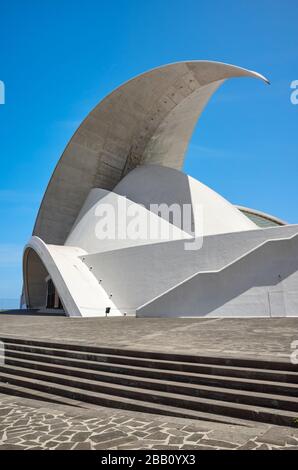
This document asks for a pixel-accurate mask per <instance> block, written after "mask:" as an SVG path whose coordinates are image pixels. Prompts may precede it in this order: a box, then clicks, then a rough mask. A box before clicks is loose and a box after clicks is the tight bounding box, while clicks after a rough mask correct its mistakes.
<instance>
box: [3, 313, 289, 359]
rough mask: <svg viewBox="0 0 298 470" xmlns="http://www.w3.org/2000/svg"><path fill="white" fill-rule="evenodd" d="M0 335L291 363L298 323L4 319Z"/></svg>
mask: <svg viewBox="0 0 298 470" xmlns="http://www.w3.org/2000/svg"><path fill="white" fill-rule="evenodd" d="M0 334H1V335H2V336H7V337H8V336H10V335H11V336H16V337H23V338H31V339H39V340H40V339H45V340H46V339H47V340H51V341H53V340H56V341H58V342H66V343H71V342H74V343H77V344H81V343H83V344H90V345H93V346H103V345H106V346H111V347H117V348H121V349H136V350H146V351H160V352H175V353H181V354H183V353H184V354H194V355H198V354H206V355H217V354H218V355H220V356H223V355H224V356H229V355H231V356H233V357H240V358H242V357H244V358H247V357H248V358H256V357H257V358H259V359H260V358H264V359H268V360H275V361H276V360H284V361H289V356H290V354H291V352H292V349H291V344H292V342H293V341H295V340H298V318H241V319H240V318H239V319H237V318H236V319H234V318H233V319H232V318H202V319H197V318H185V319H183V318H176V319H170V318H167V319H161V318H129V317H126V318H125V317H121V318H65V317H49V316H36V315H19V314H15V315H5V314H4V313H0Z"/></svg>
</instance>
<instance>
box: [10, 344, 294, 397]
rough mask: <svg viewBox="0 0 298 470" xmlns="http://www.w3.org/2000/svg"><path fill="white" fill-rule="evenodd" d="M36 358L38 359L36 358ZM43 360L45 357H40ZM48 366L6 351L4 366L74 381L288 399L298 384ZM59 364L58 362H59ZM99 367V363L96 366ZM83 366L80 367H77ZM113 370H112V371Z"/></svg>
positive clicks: (119, 368) (126, 369) (124, 368)
mask: <svg viewBox="0 0 298 470" xmlns="http://www.w3.org/2000/svg"><path fill="white" fill-rule="evenodd" d="M36 356H38V355H36ZM42 358H43V359H44V358H45V356H42ZM48 359H49V361H48V362H39V361H38V357H34V360H33V361H32V359H31V358H29V359H26V358H24V357H20V358H17V357H13V356H10V354H9V351H8V350H7V354H6V358H5V364H6V365H15V366H19V367H25V368H29V369H38V370H43V371H48V372H54V373H61V374H65V375H72V376H76V377H84V378H87V379H91V380H102V381H107V382H108V381H110V379H113V380H114V381H115V383H117V380H118V376H119V380H122V377H123V380H125V378H126V377H128V378H129V379H130V380H131V379H134V380H135V381H137V382H139V381H140V380H144V378H145V379H153V380H156V379H157V383H158V382H159V381H160V380H163V381H167V382H170V383H171V382H172V381H174V382H179V383H180V385H181V382H182V383H187V384H195V385H200V386H204V385H207V386H211V387H221V388H228V389H229V388H232V389H233V388H234V389H235V390H238V389H239V390H248V391H255V392H260V393H263V394H266V393H270V394H278V395H286V396H291V397H297V396H298V384H289V383H284V382H270V381H264V380H251V379H238V378H233V377H226V376H214V375H204V374H193V373H190V372H188V373H177V372H171V371H162V375H161V371H160V370H159V369H149V368H143V369H141V368H135V367H129V366H120V365H119V366H117V365H115V367H114V368H113V367H112V368H110V367H107V368H105V366H106V364H102V365H101V367H100V368H96V370H95V369H94V370H93V369H90V368H89V367H88V365H89V363H88V362H86V361H85V362H83V364H82V363H81V362H82V361H78V362H79V364H77V363H75V364H72V362H73V361H76V360H71V361H70V362H69V361H65V360H63V359H62V360H61V361H60V362H61V364H59V363H56V362H57V358H55V359H54V360H53V358H52V357H51V356H48ZM58 362H59V360H58ZM97 364H98V363H97ZM80 366H82V367H80ZM111 369H112V370H111Z"/></svg>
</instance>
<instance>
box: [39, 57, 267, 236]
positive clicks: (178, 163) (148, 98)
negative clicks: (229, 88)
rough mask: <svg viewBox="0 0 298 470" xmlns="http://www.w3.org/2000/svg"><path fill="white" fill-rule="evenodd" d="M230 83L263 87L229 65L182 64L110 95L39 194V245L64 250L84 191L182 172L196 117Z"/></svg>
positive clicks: (162, 69) (81, 129)
mask: <svg viewBox="0 0 298 470" xmlns="http://www.w3.org/2000/svg"><path fill="white" fill-rule="evenodd" d="M232 77H255V78H260V79H263V80H265V81H266V79H265V78H264V77H262V76H261V75H259V74H257V73H255V72H252V71H249V70H245V69H242V68H239V67H235V66H232V65H228V64H223V63H216V62H209V61H189V62H180V63H175V64H169V65H165V66H162V67H158V68H155V69H153V70H150V71H148V72H146V73H144V74H142V75H139V76H138V77H135V78H134V79H132V80H129V81H128V82H126V83H125V84H123V85H122V86H121V87H120V88H117V89H116V90H114V91H113V92H112V93H111V94H109V95H108V96H107V97H106V98H105V99H104V100H103V101H101V102H100V103H99V104H98V105H97V106H96V107H95V108H94V109H93V110H92V111H91V113H90V114H89V115H88V116H87V118H86V119H84V121H83V122H82V124H81V125H80V127H79V128H78V130H77V132H76V133H75V134H74V136H73V137H72V139H71V140H70V141H69V143H68V145H67V147H66V149H65V151H64V153H63V155H62V157H61V159H60V161H59V163H58V165H57V166H56V168H55V170H54V172H53V175H52V177H51V180H50V184H49V186H48V188H47V190H46V193H45V196H44V199H43V202H42V204H41V207H40V209H39V213H38V216H37V219H36V223H35V227H34V235H37V236H39V237H40V238H41V239H42V240H43V241H44V242H46V243H52V244H61V243H64V241H65V239H66V237H67V235H68V233H69V231H70V229H71V227H72V225H73V223H74V221H75V219H76V217H77V215H78V212H79V211H80V209H81V207H82V205H83V203H84V201H85V199H86V197H87V195H88V193H89V191H90V190H91V189H92V188H94V187H96V188H102V189H109V190H112V189H113V188H114V187H115V185H116V184H117V183H118V182H119V181H120V180H121V179H122V177H123V176H124V175H125V174H127V173H128V172H129V171H130V170H131V169H133V168H135V167H136V166H137V165H139V164H144V163H151V164H157V165H163V166H167V167H170V168H176V169H180V168H182V166H183V162H184V155H185V152H186V149H187V146H188V142H189V140H190V138H191V135H192V132H193V129H194V126H195V124H196V122H197V120H198V118H199V116H200V115H201V113H202V111H203V109H204V108H205V106H206V104H207V103H208V100H209V99H210V97H211V96H212V94H213V93H214V92H215V91H216V90H217V88H218V87H219V86H220V85H221V84H222V83H223V82H224V81H225V80H227V79H229V78H232ZM61 181H63V185H61Z"/></svg>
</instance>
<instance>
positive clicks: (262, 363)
mask: <svg viewBox="0 0 298 470" xmlns="http://www.w3.org/2000/svg"><path fill="white" fill-rule="evenodd" d="M0 341H3V342H4V343H10V344H16V345H27V346H36V347H38V346H39V347H42V348H50V349H63V350H68V351H78V352H83V353H93V354H94V353H95V354H104V355H106V356H108V355H110V356H125V357H135V358H137V359H139V358H144V359H156V360H164V361H172V362H190V363H203V364H214V365H227V366H235V367H248V368H254V369H275V370H284V371H294V372H297V370H298V368H297V365H295V364H292V363H291V362H290V360H284V359H281V358H280V359H279V360H275V361H273V360H272V359H268V360H264V359H255V358H245V359H244V358H236V357H232V356H231V357H223V356H222V355H212V356H208V355H197V354H195V355H190V354H180V353H179V354H178V353H169V352H157V351H142V350H130V349H119V348H112V347H108V346H107V347H105V346H100V347H99V346H93V345H86V344H73V343H64V342H60V343H57V342H55V341H49V340H35V339H29V338H17V337H12V336H10V337H5V336H0Z"/></svg>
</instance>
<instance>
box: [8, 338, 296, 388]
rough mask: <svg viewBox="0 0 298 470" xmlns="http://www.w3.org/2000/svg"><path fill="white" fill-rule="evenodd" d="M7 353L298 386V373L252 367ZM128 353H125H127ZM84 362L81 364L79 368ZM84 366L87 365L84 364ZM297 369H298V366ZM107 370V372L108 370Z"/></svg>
mask: <svg viewBox="0 0 298 470" xmlns="http://www.w3.org/2000/svg"><path fill="white" fill-rule="evenodd" d="M5 350H6V353H7V354H9V355H10V356H11V357H19V358H22V357H23V358H27V359H30V360H36V358H38V359H37V360H38V361H41V362H52V361H55V363H60V364H61V358H62V360H63V361H64V363H66V361H68V363H69V364H70V362H71V363H72V364H71V365H73V366H75V364H78V367H82V368H85V366H86V368H92V369H96V370H98V368H99V367H108V366H107V365H109V367H110V369H111V370H112V368H113V367H115V365H116V366H118V367H122V366H128V367H136V368H143V369H145V368H149V369H154V370H160V369H161V370H162V371H176V372H179V373H194V374H205V375H208V374H211V375H213V376H224V377H233V378H235V377H237V378H243V379H251V380H265V381H272V382H275V381H276V382H285V383H291V384H297V383H298V372H294V371H287V370H286V371H284V370H275V369H258V368H257V369H255V368H248V367H238V366H237V367H236V366H223V365H212V364H202V363H184V362H176V361H165V360H151V359H145V358H140V359H138V358H135V357H126V356H113V355H105V354H99V353H93V354H92V353H84V352H79V351H73V350H65V349H56V348H46V347H35V346H31V345H18V344H11V343H8V342H7V343H6V344H5ZM125 352H126V351H124V354H125ZM79 363H80V365H79ZM82 364H85V366H84V365H82ZM296 367H297V366H296ZM105 370H107V369H105Z"/></svg>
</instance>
